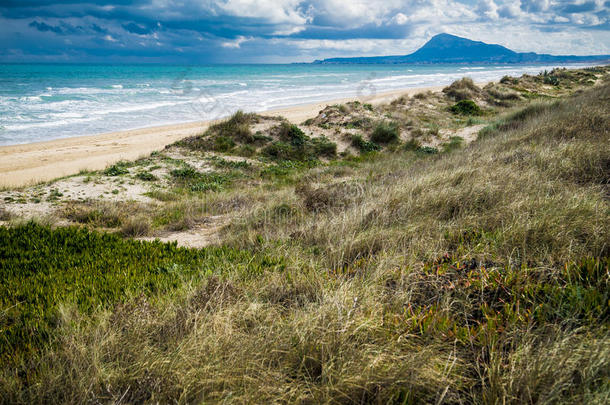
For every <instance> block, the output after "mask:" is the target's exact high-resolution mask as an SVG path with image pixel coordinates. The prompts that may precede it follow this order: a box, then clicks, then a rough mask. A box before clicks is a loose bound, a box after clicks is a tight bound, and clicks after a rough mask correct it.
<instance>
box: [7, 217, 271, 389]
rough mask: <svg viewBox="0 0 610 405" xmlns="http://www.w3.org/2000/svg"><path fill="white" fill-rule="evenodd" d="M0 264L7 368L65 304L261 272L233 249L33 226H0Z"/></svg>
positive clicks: (41, 343) (104, 301) (43, 337)
mask: <svg viewBox="0 0 610 405" xmlns="http://www.w3.org/2000/svg"><path fill="white" fill-rule="evenodd" d="M0 262H1V263H2V272H1V273H0V277H1V278H2V289H1V290H0V299H1V301H0V302H1V303H2V311H3V315H2V329H3V334H2V339H1V340H0V358H1V359H2V361H3V363H4V364H10V365H11V366H16V365H20V364H22V365H23V366H24V367H27V366H26V364H27V363H21V362H22V361H27V358H28V356H31V355H32V354H33V353H35V352H39V351H40V350H42V349H43V348H44V347H46V346H47V345H48V344H52V343H53V342H54V339H55V338H56V337H57V336H56V334H55V332H56V329H57V327H58V325H59V324H60V323H61V313H60V311H61V308H62V305H71V306H73V307H74V309H75V310H78V311H81V312H83V313H91V312H92V311H94V310H98V309H99V308H100V307H103V308H111V307H112V306H113V305H114V304H115V303H117V302H125V301H127V300H129V299H130V297H131V296H132V295H133V294H136V295H140V294H143V295H144V296H151V295H156V294H163V293H168V292H169V291H171V290H172V289H175V288H176V287H178V286H179V285H180V284H181V283H182V282H185V281H187V280H190V281H193V280H197V279H201V278H202V277H205V276H207V275H210V274H213V273H216V272H217V271H218V266H219V265H221V264H226V263H228V262H230V263H231V267H234V268H239V267H240V266H241V267H243V268H244V270H245V271H248V272H254V273H256V272H260V271H262V270H263V269H264V267H265V264H264V263H263V262H261V260H260V259H258V260H257V259H256V258H255V257H254V256H251V255H249V254H248V253H245V252H239V251H237V250H233V249H227V248H210V249H204V250H189V249H184V248H178V247H176V245H175V244H163V243H159V242H135V241H131V240H124V239H121V238H120V237H118V236H115V235H111V234H103V233H97V232H90V231H87V230H85V229H78V228H58V229H55V230H51V229H49V228H48V227H44V226H41V225H37V224H34V223H28V224H26V225H22V226H17V227H14V228H4V227H0ZM25 370H27V368H26V369H25ZM32 377H33V375H32Z"/></svg>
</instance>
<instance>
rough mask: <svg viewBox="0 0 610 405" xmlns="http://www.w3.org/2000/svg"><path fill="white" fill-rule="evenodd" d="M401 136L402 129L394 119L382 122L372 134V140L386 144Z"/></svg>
mask: <svg viewBox="0 0 610 405" xmlns="http://www.w3.org/2000/svg"><path fill="white" fill-rule="evenodd" d="M399 137H400V129H399V126H398V123H396V122H394V121H389V122H380V123H378V124H377V126H376V127H375V129H374V130H373V133H372V134H371V141H373V142H375V143H378V144H380V143H381V144H386V143H390V142H395V141H397V140H398V139H399Z"/></svg>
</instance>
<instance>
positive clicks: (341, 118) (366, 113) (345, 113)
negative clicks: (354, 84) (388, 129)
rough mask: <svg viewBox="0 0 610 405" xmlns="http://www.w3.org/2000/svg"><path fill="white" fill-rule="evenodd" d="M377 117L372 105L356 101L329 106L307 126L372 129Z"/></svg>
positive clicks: (306, 123) (308, 121) (309, 121)
mask: <svg viewBox="0 0 610 405" xmlns="http://www.w3.org/2000/svg"><path fill="white" fill-rule="evenodd" d="M375 117H376V114H375V112H374V108H373V106H372V105H370V104H362V103H360V102H359V101H354V102H350V103H347V104H335V105H331V106H327V107H326V108H324V109H323V110H322V111H320V112H319V113H318V116H317V117H315V118H313V119H311V120H307V121H306V122H305V125H313V126H317V127H320V128H329V127H344V128H347V129H350V128H371V127H372V123H373V121H374V119H375Z"/></svg>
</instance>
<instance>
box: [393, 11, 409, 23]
mask: <svg viewBox="0 0 610 405" xmlns="http://www.w3.org/2000/svg"><path fill="white" fill-rule="evenodd" d="M408 21H409V17H407V16H406V15H404V14H403V13H398V14H396V15H395V16H394V17H392V22H393V23H394V24H397V25H404V24H406V23H407V22H408Z"/></svg>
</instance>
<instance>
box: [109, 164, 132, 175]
mask: <svg viewBox="0 0 610 405" xmlns="http://www.w3.org/2000/svg"><path fill="white" fill-rule="evenodd" d="M130 165H131V164H130V163H129V162H124V161H121V162H118V163H115V164H113V165H112V166H109V167H108V168H107V169H106V170H104V174H105V175H106V176H121V175H123V174H127V173H129V169H128V167H129V166H130Z"/></svg>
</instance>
